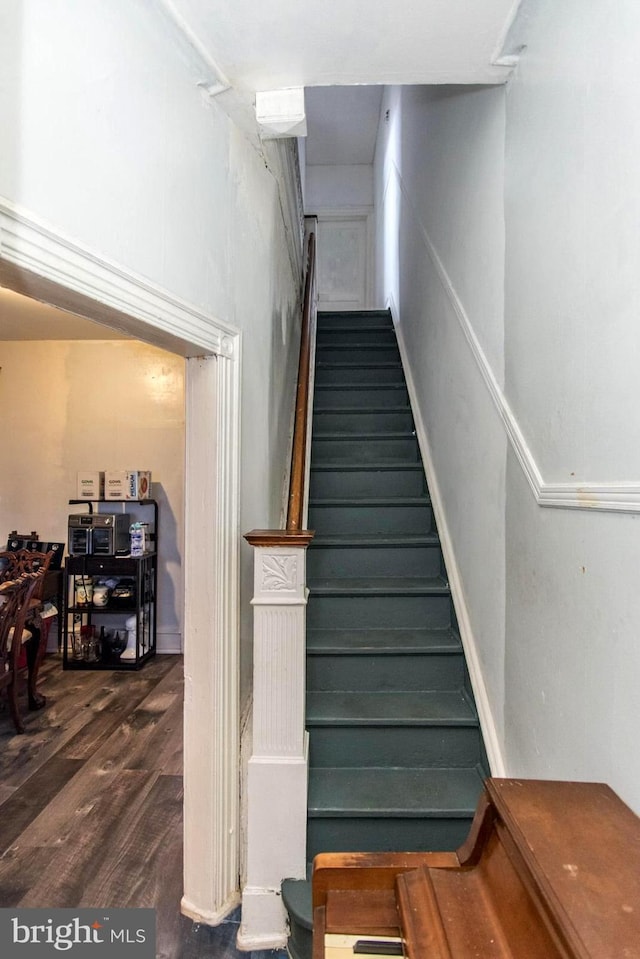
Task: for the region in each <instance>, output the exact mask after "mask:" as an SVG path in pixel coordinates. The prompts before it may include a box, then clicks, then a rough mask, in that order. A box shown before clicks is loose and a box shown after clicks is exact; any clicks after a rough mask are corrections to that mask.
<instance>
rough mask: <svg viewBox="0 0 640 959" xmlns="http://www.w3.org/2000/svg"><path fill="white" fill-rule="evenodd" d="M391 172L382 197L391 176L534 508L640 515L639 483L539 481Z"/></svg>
mask: <svg viewBox="0 0 640 959" xmlns="http://www.w3.org/2000/svg"><path fill="white" fill-rule="evenodd" d="M389 167H390V172H389V176H388V178H387V183H386V185H385V193H386V190H387V188H388V185H389V179H390V178H391V176H393V177H395V179H396V181H397V184H398V186H399V188H400V191H401V193H402V197H403V199H404V202H405V203H406V206H407V209H408V210H409V211H410V213H411V216H412V217H413V220H414V223H415V224H416V226H417V228H418V231H419V233H420V235H421V237H422V241H423V244H424V248H425V250H426V252H427V255H428V257H429V259H430V260H431V263H432V264H433V267H434V269H435V271H436V274H437V276H438V279H439V281H440V284H441V286H442V289H443V291H444V293H445V294H446V296H447V298H448V300H449V302H450V303H451V306H452V307H453V310H454V312H455V315H456V317H457V319H458V322H459V324H460V328H461V329H462V332H463V334H464V337H465V339H466V341H467V344H468V346H469V349H470V350H471V354H472V356H473V358H474V360H475V363H476V366H477V367H478V370H479V371H480V375H481V376H482V379H483V380H484V383H485V385H486V387H487V390H488V391H489V395H490V396H491V399H492V401H493V405H494V407H495V409H496V412H497V413H498V416H499V417H500V419H501V420H502V423H503V426H504V429H505V432H506V434H507V437H508V440H509V443H510V445H511V447H512V449H513V451H514V453H515V455H516V457H517V459H518V462H519V464H520V466H521V468H522V471H523V473H524V475H525V476H526V478H527V482H528V483H529V487H530V489H531V492H532V493H533V495H534V497H535V499H536V502H537V503H538V505H539V506H546V507H555V508H561V509H582V510H606V511H613V512H624V513H640V482H626V481H619V482H585V483H552V482H547V481H546V480H545V479H544V478H543V476H542V473H541V471H540V469H539V467H538V464H537V463H536V461H535V457H534V455H533V453H532V451H531V448H530V446H529V444H528V443H527V440H526V438H525V436H524V434H523V432H522V429H521V428H520V424H519V423H518V420H517V418H516V416H515V414H514V412H513V410H512V409H511V406H510V404H509V401H508V399H507V397H506V396H505V394H504V391H503V389H502V387H501V386H500V384H499V383H498V380H497V378H496V376H495V374H494V372H493V369H492V368H491V364H490V363H489V361H488V360H487V357H486V355H485V353H484V350H483V349H482V346H481V345H480V341H479V340H478V337H477V336H476V333H475V330H474V329H473V325H472V323H471V320H470V319H469V316H468V315H467V312H466V310H465V308H464V306H463V305H462V301H461V299H460V297H459V296H458V293H457V292H456V289H455V287H454V284H453V281H452V280H451V277H450V276H449V274H448V273H447V271H446V269H445V266H444V264H443V262H442V260H441V259H440V256H439V254H438V251H437V250H436V247H435V244H434V243H433V241H432V239H431V237H430V236H429V233H428V231H427V228H426V226H425V224H424V223H423V222H422V220H421V218H420V216H419V213H418V211H417V210H416V209H415V205H414V204H413V203H412V201H411V198H410V196H409V194H408V191H407V189H406V186H405V184H404V182H403V179H402V174H401V173H400V171H399V170H398V168H397V166H396V165H395V163H393V162H390V163H389Z"/></svg>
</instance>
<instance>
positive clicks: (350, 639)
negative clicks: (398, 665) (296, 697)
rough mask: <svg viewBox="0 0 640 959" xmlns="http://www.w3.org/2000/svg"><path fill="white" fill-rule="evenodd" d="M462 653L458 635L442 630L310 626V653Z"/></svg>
mask: <svg viewBox="0 0 640 959" xmlns="http://www.w3.org/2000/svg"><path fill="white" fill-rule="evenodd" d="M421 652H422V653H425V654H432V653H437V654H440V655H442V654H451V655H455V654H460V653H461V652H462V643H461V641H460V637H459V636H458V634H457V633H456V632H455V631H454V630H453V629H451V627H445V628H442V629H308V630H307V654H308V655H311V656H313V655H326V654H331V655H340V654H341V653H344V654H345V655H350V656H353V655H358V654H362V655H368V654H369V653H375V654H376V655H384V654H385V653H389V654H393V655H398V654H400V653H407V654H410V655H414V654H415V653H421Z"/></svg>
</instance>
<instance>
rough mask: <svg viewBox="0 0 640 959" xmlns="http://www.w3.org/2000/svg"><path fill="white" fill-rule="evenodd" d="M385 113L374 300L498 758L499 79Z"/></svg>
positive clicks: (397, 93)
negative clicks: (388, 324)
mask: <svg viewBox="0 0 640 959" xmlns="http://www.w3.org/2000/svg"><path fill="white" fill-rule="evenodd" d="M382 117H383V120H382V122H381V123H380V128H379V138H378V145H377V151H376V181H375V183H376V201H377V202H376V221H377V224H376V234H377V242H376V251H377V257H376V258H377V263H376V270H377V277H378V298H377V299H378V302H377V305H378V306H379V307H385V306H387V305H390V306H391V309H392V311H393V314H394V319H395V321H396V323H397V331H398V336H399V340H400V344H401V349H402V352H403V358H404V362H405V369H406V372H407V378H408V381H409V383H410V385H412V404H413V411H414V418H415V420H416V430H417V434H418V438H419V440H420V442H421V446H422V452H423V459H424V461H425V464H426V467H427V472H428V480H429V485H430V490H431V493H432V497H433V498H434V505H435V507H436V511H437V519H438V526H439V532H440V536H441V539H442V540H443V547H444V549H445V559H446V560H447V569H448V572H449V576H450V580H451V582H452V585H453V587H454V590H455V593H456V598H457V600H458V602H457V610H458V615H459V620H460V625H461V627H463V634H464V633H465V629H464V627H465V623H466V622H467V621H468V620H469V619H470V621H471V624H472V627H473V637H471V636H470V635H469V638H470V639H471V638H475V651H476V655H477V666H478V668H477V669H475V671H473V672H474V680H475V681H476V699H477V701H478V704H479V706H480V707H481V708H482V709H483V720H484V723H483V724H484V728H485V737H486V738H487V740H488V748H489V754H490V757H491V758H492V759H493V760H494V769H497V770H498V771H499V768H500V767H499V755H500V752H501V745H502V737H503V735H504V730H503V728H502V713H503V703H504V689H503V675H504V603H505V598H504V589H505V569H504V555H505V550H504V482H505V478H504V471H505V456H506V439H505V436H504V431H503V429H502V426H501V424H500V422H499V420H498V419H497V418H496V417H495V416H494V411H493V407H492V404H491V398H490V395H489V394H488V392H487V389H486V385H485V383H484V381H483V378H482V375H481V374H480V372H479V370H478V367H477V363H476V362H475V360H474V354H473V352H472V350H471V349H470V348H469V342H468V336H472V337H474V338H475V340H476V348H477V350H479V351H480V352H481V353H482V355H483V356H484V357H485V362H486V363H490V364H491V366H492V368H494V369H495V371H496V372H495V375H496V376H497V377H498V378H501V376H502V362H503V344H502V296H503V285H504V278H503V250H504V233H503V220H502V186H503V169H502V164H501V162H500V157H501V156H502V155H503V146H504V91H503V90H502V89H499V88H495V89H485V90H476V89H473V88H471V89H470V88H462V87H461V88H449V87H440V88H438V87H413V88H406V87H402V88H400V87H394V88H390V89H388V90H387V92H386V95H385V99H384V102H383V105H382ZM487 357H488V358H489V359H487ZM454 561H455V562H454ZM466 634H470V631H469V629H467V630H466ZM465 638H467V636H466V635H465ZM470 665H471V666H472V667H473V663H470ZM478 682H484V684H485V686H486V689H484V690H482V689H480V688H479V687H478V685H477V684H478Z"/></svg>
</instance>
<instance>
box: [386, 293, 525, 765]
mask: <svg viewBox="0 0 640 959" xmlns="http://www.w3.org/2000/svg"><path fill="white" fill-rule="evenodd" d="M389 308H390V310H391V315H392V317H393V323H394V326H395V329H396V335H397V338H398V346H399V348H400V355H401V357H402V365H403V367H404V374H405V379H406V382H407V390H408V393H409V400H410V402H411V410H412V413H413V421H414V426H415V430H416V439H417V440H418V446H419V447H420V453H421V455H422V462H423V465H424V470H425V473H426V477H427V484H428V486H429V493H430V495H431V505H432V507H433V512H434V515H435V519H436V525H437V527H438V535H439V537H440V545H441V547H442V554H443V556H444V562H445V566H446V569H447V575H448V578H449V585H450V587H451V595H452V597H453V604H454V606H455V610H456V616H457V619H458V629H459V632H460V639H461V640H462V646H463V649H464V653H465V657H466V660H467V667H468V670H469V678H470V680H471V686H472V689H473V695H474V699H475V703H476V708H477V710H478V717H479V720H480V727H481V729H482V735H483V738H484V744H485V748H486V751H487V759H488V760H489V766H490V769H491V774H492V775H493V776H504V775H506V766H505V762H504V757H503V755H502V749H501V744H500V737H499V736H498V732H497V729H496V723H495V720H494V717H493V711H492V709H491V704H490V701H489V695H488V693H487V687H486V685H485V682H484V676H483V673H482V668H481V665H480V657H479V655H478V646H477V643H476V640H475V636H474V634H473V627H472V625H471V617H470V615H469V610H468V607H467V603H466V600H465V597H464V589H463V587H462V577H461V575H460V570H459V568H458V564H457V562H456V555H455V550H454V548H453V541H452V539H451V534H450V533H449V527H448V524H447V517H446V513H445V510H444V505H443V500H442V495H441V493H440V487H439V485H438V479H437V475H436V471H435V467H434V461H433V455H432V452H431V445H430V443H429V438H428V435H427V430H426V428H425V424H424V420H423V419H422V413H421V410H420V407H419V405H418V400H417V396H418V394H417V391H416V386H415V382H414V380H413V373H412V370H411V365H410V363H409V360H408V353H407V346H406V343H405V341H404V336H403V331H402V325H401V324H399V323H398V322H397V319H398V314H397V309H396V307H395V304H394V302H393V298H392V297H390V298H389Z"/></svg>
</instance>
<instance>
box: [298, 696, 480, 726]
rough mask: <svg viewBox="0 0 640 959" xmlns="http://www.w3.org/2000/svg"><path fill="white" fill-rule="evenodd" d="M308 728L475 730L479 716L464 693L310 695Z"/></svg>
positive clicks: (308, 701) (308, 698) (308, 699)
mask: <svg viewBox="0 0 640 959" xmlns="http://www.w3.org/2000/svg"><path fill="white" fill-rule="evenodd" d="M306 712H307V725H308V726H310V727H312V726H371V725H376V726H380V725H384V726H475V725H477V723H478V715H477V713H476V710H475V708H474V706H473V705H472V704H471V703H470V701H469V699H468V698H467V696H466V695H465V693H464V692H463V691H462V690H460V689H453V690H442V689H435V690H402V691H396V692H386V691H385V692H380V691H378V690H376V691H372V692H362V691H357V692H354V691H353V690H343V691H340V692H336V691H332V692H325V691H322V692H318V691H314V690H310V691H308V692H307V710H306Z"/></svg>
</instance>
